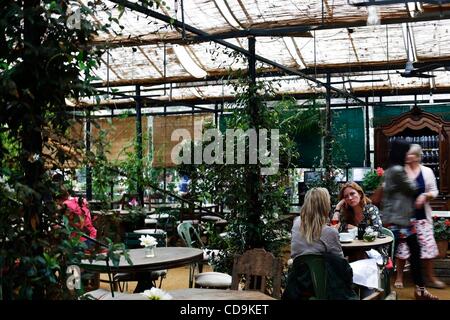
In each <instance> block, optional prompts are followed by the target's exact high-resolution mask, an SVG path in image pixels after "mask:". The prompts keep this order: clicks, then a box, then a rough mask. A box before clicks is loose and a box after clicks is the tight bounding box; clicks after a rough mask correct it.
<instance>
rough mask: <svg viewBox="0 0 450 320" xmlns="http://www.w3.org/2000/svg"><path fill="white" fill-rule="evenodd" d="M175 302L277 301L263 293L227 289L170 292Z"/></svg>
mask: <svg viewBox="0 0 450 320" xmlns="http://www.w3.org/2000/svg"><path fill="white" fill-rule="evenodd" d="M168 293H169V294H170V295H171V296H172V297H173V299H174V300H275V298H272V297H271V296H268V295H266V294H264V293H262V292H261V291H254V290H225V289H197V288H189V289H179V290H173V291H169V292H168Z"/></svg>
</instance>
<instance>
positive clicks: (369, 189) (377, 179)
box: [362, 167, 384, 193]
mask: <svg viewBox="0 0 450 320" xmlns="http://www.w3.org/2000/svg"><path fill="white" fill-rule="evenodd" d="M383 174H384V170H383V168H380V167H378V168H376V169H374V170H371V171H369V172H367V173H366V174H365V175H364V178H363V181H362V186H363V188H364V191H365V192H366V193H373V191H375V189H377V188H378V187H379V186H380V185H381V181H382V179H383Z"/></svg>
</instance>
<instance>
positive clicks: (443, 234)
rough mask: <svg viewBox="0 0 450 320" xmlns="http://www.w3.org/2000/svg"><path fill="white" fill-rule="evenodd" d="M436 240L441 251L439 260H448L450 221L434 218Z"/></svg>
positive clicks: (443, 218)
mask: <svg viewBox="0 0 450 320" xmlns="http://www.w3.org/2000/svg"><path fill="white" fill-rule="evenodd" d="M433 228H434V238H435V239H436V243H437V245H438V249H439V255H438V258H446V257H447V250H448V241H449V240H450V219H448V218H445V217H433Z"/></svg>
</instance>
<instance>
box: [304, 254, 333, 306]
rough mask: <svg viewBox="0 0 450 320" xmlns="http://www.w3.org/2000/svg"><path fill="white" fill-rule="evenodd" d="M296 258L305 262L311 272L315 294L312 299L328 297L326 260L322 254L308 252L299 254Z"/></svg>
mask: <svg viewBox="0 0 450 320" xmlns="http://www.w3.org/2000/svg"><path fill="white" fill-rule="evenodd" d="M296 260H298V261H300V262H303V263H305V264H306V265H307V266H308V269H309V272H310V274H311V281H312V284H313V288H314V295H313V296H312V297H310V298H309V299H310V300H326V299H327V277H326V270H325V262H324V259H323V256H322V255H316V254H306V255H302V256H298V257H297V258H296Z"/></svg>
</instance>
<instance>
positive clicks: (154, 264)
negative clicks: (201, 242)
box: [80, 247, 203, 272]
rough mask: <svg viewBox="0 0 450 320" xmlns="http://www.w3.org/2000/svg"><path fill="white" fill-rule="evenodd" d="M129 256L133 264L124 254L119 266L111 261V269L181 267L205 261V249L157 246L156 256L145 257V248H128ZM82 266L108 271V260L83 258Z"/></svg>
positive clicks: (116, 270) (136, 269) (124, 270)
mask: <svg viewBox="0 0 450 320" xmlns="http://www.w3.org/2000/svg"><path fill="white" fill-rule="evenodd" d="M128 254H129V257H130V259H131V261H132V262H133V264H132V265H131V264H129V263H128V262H127V261H126V260H125V258H124V257H123V256H121V257H120V262H119V265H118V266H117V267H114V266H113V264H112V262H111V261H110V262H109V264H110V267H111V270H112V271H114V272H138V271H139V272H140V271H153V270H161V269H170V268H176V267H180V266H183V265H186V264H190V263H194V262H200V261H203V250H201V249H197V248H186V247H157V248H156V249H155V256H154V257H151V258H147V257H145V252H144V248H141V249H131V250H128ZM80 267H82V268H84V269H87V270H92V271H99V272H108V267H107V266H106V262H105V261H103V260H97V261H92V263H91V262H89V260H83V261H82V264H81V265H80Z"/></svg>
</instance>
